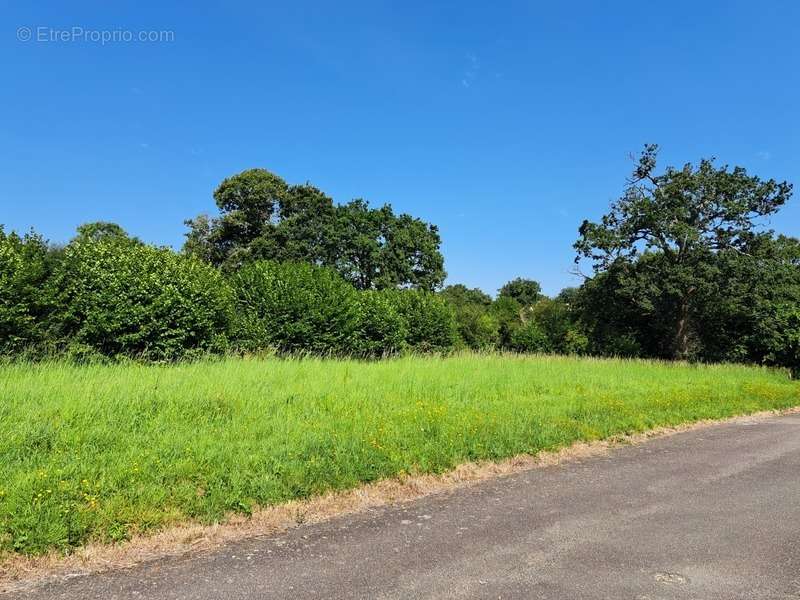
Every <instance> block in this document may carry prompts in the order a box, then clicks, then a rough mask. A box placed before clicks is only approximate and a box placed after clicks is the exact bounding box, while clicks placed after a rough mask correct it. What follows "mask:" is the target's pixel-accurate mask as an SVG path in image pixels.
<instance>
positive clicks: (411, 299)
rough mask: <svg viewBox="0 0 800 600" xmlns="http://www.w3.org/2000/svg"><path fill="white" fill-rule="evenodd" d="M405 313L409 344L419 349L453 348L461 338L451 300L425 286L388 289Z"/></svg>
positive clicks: (404, 318) (399, 310)
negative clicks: (422, 287) (450, 303)
mask: <svg viewBox="0 0 800 600" xmlns="http://www.w3.org/2000/svg"><path fill="white" fill-rule="evenodd" d="M384 293H385V294H387V296H388V297H389V298H391V299H392V301H393V303H394V305H395V307H396V308H397V311H398V313H399V314H400V315H401V316H402V317H403V320H404V322H405V329H406V344H407V345H408V346H409V348H411V349H413V350H415V351H417V352H441V351H447V350H451V349H452V348H453V346H454V345H455V343H456V340H457V339H458V333H457V331H456V321H455V316H454V314H453V309H452V307H451V306H450V305H449V304H448V302H447V301H446V300H445V299H444V298H442V297H440V296H437V295H436V294H434V293H432V292H425V291H422V290H386V291H385V292H384Z"/></svg>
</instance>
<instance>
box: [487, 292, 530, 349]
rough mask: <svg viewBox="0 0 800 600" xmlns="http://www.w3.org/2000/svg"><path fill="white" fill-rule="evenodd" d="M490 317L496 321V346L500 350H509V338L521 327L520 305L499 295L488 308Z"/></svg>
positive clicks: (512, 299)
mask: <svg viewBox="0 0 800 600" xmlns="http://www.w3.org/2000/svg"><path fill="white" fill-rule="evenodd" d="M490 312H491V314H492V316H493V317H494V318H495V320H496V321H497V329H498V345H499V346H500V347H502V348H511V347H512V343H511V338H512V336H513V335H514V332H516V330H517V329H519V328H520V327H521V326H522V314H523V312H524V309H523V306H522V304H520V303H519V302H518V301H517V300H515V299H514V298H512V297H511V296H503V295H500V296H498V297H497V299H496V300H495V301H494V302H493V303H492V306H491V308H490Z"/></svg>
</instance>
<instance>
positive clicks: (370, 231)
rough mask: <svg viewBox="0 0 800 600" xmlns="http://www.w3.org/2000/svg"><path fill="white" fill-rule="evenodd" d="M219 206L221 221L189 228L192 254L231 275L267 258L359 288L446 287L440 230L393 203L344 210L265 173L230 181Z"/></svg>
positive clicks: (360, 203)
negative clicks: (324, 269) (320, 269)
mask: <svg viewBox="0 0 800 600" xmlns="http://www.w3.org/2000/svg"><path fill="white" fill-rule="evenodd" d="M214 199H215V201H216V204H217V207H218V208H219V210H220V215H219V216H218V217H214V218H210V217H208V216H206V215H201V216H199V217H197V218H195V219H191V220H188V221H186V224H187V225H188V227H189V232H188V233H187V239H186V244H185V246H184V250H185V251H186V252H187V253H189V254H193V255H196V256H199V257H201V258H203V259H204V260H206V261H208V262H211V263H212V264H215V265H218V266H221V267H223V269H225V270H228V271H234V270H236V269H238V268H239V267H240V266H242V265H243V264H246V263H248V262H252V261H254V260H265V259H266V260H274V261H278V262H285V261H299V262H308V263H311V264H315V265H320V266H329V267H332V268H334V269H336V270H337V271H338V272H339V273H340V274H341V275H342V276H343V277H344V278H345V279H347V280H348V281H350V283H352V284H353V285H354V286H355V287H356V288H358V289H384V288H392V287H414V288H419V289H425V290H433V289H435V288H437V287H439V286H440V285H441V283H442V282H443V281H444V277H445V272H444V258H443V257H442V254H441V252H440V251H439V247H440V245H441V238H440V236H439V231H438V229H437V227H436V226H435V225H430V224H428V223H425V222H424V221H422V220H420V219H418V218H415V217H412V216H410V215H407V214H399V215H398V214H395V213H394V211H393V210H392V207H391V206H390V205H388V204H385V205H383V206H381V207H380V208H371V207H370V206H369V204H368V203H367V202H366V201H365V200H361V199H356V200H353V201H351V202H349V203H347V204H343V205H337V204H335V203H334V202H333V200H332V199H331V198H330V197H329V196H326V195H325V194H324V193H323V192H322V191H321V190H319V189H317V188H315V187H314V186H312V185H310V184H303V185H294V186H290V185H288V184H286V182H285V181H283V179H281V178H280V177H278V176H277V175H275V174H273V173H270V172H269V171H266V170H264V169H250V170H247V171H243V172H242V173H239V174H238V175H234V176H233V177H229V178H227V179H225V180H224V181H223V182H222V183H221V184H220V185H219V187H218V188H217V189H216V191H215V192H214Z"/></svg>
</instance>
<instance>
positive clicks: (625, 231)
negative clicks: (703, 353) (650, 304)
mask: <svg viewBox="0 0 800 600" xmlns="http://www.w3.org/2000/svg"><path fill="white" fill-rule="evenodd" d="M657 152H658V148H657V146H655V145H646V146H645V148H644V151H643V152H642V154H641V156H640V157H639V160H638V163H637V166H636V168H635V169H634V172H633V175H632V176H631V178H630V179H629V180H628V182H627V185H626V187H625V190H624V193H623V195H622V197H621V198H620V199H619V200H617V201H616V202H615V203H614V204H612V206H611V210H610V212H609V213H607V214H606V215H604V216H603V218H602V219H601V221H600V222H599V223H594V222H590V221H584V222H583V224H582V225H581V227H580V229H579V236H580V237H579V238H578V241H577V242H576V243H575V249H576V251H577V254H578V255H577V257H576V262H579V261H580V260H581V259H589V260H590V261H591V262H592V264H593V268H594V270H595V272H596V273H604V272H614V271H617V273H614V275H615V276H616V275H618V274H619V272H624V271H626V270H628V271H630V270H631V269H632V268H631V267H630V266H629V267H626V266H625V265H632V264H633V263H634V262H635V261H636V259H637V257H638V256H640V255H642V254H643V253H645V254H650V255H653V254H655V255H657V256H655V257H653V258H651V259H650V261H649V266H651V267H652V268H653V269H655V270H656V271H657V273H658V276H657V278H656V280H657V281H658V282H659V283H660V284H661V287H662V290H661V294H660V300H659V302H660V304H661V306H660V307H654V311H656V312H655V313H654V314H653V318H656V319H658V320H659V321H660V323H661V324H662V325H663V326H664V327H666V329H668V330H669V335H668V336H667V338H668V339H667V342H666V345H667V347H668V349H665V350H664V352H663V353H665V354H667V355H669V356H671V357H674V358H686V357H688V356H689V355H690V351H691V343H692V338H693V336H694V335H695V334H696V331H695V329H696V325H697V323H696V321H697V317H698V312H697V310H696V308H697V304H698V301H697V298H698V297H699V296H701V295H702V294H703V293H704V290H705V288H706V287H707V285H708V279H707V277H705V276H704V271H703V270H704V265H707V264H708V257H709V256H711V255H714V254H716V253H719V252H728V251H731V252H739V253H746V252H747V249H748V244H751V243H752V239H753V236H766V237H769V236H771V232H760V233H759V226H760V225H762V222H761V219H762V218H763V217H767V216H769V215H771V214H773V213H775V212H776V211H777V210H778V209H779V208H780V207H781V206H782V205H783V204H784V203H785V202H786V201H787V200H788V199H789V198H790V196H791V193H792V186H791V184H789V183H787V182H780V183H779V182H777V181H775V180H773V179H770V180H767V181H762V180H761V179H759V178H758V177H755V176H752V175H748V174H747V172H746V171H745V169H743V168H742V167H735V168H733V169H729V168H728V166H722V167H717V166H715V164H714V161H713V159H704V160H702V161H701V162H700V164H699V165H698V166H696V167H695V166H693V165H692V164H686V165H684V167H683V168H681V169H676V168H673V167H668V168H667V169H665V170H664V172H663V173H661V174H657V173H656V157H657ZM645 280H646V278H642V277H639V281H640V282H644V281H645ZM651 281H652V280H651ZM629 284H630V285H629V286H628V287H629V289H633V288H635V285H633V284H631V283H630V280H629Z"/></svg>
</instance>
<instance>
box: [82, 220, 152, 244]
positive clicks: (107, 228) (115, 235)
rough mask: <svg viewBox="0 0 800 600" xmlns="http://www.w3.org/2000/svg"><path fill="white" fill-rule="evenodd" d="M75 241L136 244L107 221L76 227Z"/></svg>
mask: <svg viewBox="0 0 800 600" xmlns="http://www.w3.org/2000/svg"><path fill="white" fill-rule="evenodd" d="M75 240H76V241H81V242H99V241H101V240H129V241H135V242H138V241H139V240H138V239H137V238H132V237H131V236H129V235H128V232H127V231H125V230H124V229H123V228H122V227H121V226H120V225H117V224H116V223H110V222H108V221H95V222H93V223H84V224H83V225H79V226H78V235H76V236H75Z"/></svg>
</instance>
